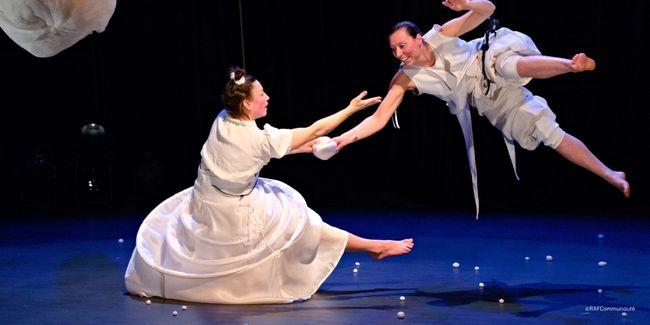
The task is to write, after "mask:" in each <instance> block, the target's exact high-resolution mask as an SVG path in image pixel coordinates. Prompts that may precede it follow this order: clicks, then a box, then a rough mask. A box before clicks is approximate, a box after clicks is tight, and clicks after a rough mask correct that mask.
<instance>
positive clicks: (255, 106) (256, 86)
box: [244, 80, 270, 120]
mask: <svg viewBox="0 0 650 325" xmlns="http://www.w3.org/2000/svg"><path fill="white" fill-rule="evenodd" d="M269 99H270V98H269V96H268V95H267V94H266V93H265V92H264V88H263V87H262V84H261V83H260V82H259V81H257V80H256V81H255V82H253V84H252V87H251V97H250V98H249V99H246V100H244V107H245V108H246V110H247V111H248V116H249V117H250V118H251V119H252V120H255V119H258V118H260V117H264V116H266V107H267V106H268V105H269Z"/></svg>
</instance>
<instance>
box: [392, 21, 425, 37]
mask: <svg viewBox="0 0 650 325" xmlns="http://www.w3.org/2000/svg"><path fill="white" fill-rule="evenodd" d="M402 28H404V29H405V30H406V32H407V33H408V34H409V35H411V37H416V36H417V35H418V34H421V33H420V28H418V26H417V25H416V24H414V23H412V22H410V21H400V22H399V23H397V24H395V25H394V26H393V28H392V29H391V31H390V33H391V34H393V33H394V32H396V31H398V30H400V29H402Z"/></svg>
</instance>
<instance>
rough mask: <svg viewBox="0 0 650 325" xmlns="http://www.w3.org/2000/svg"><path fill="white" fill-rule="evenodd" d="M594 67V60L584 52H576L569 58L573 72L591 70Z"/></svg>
mask: <svg viewBox="0 0 650 325" xmlns="http://www.w3.org/2000/svg"><path fill="white" fill-rule="evenodd" d="M594 69H596V61H594V60H593V59H592V58H590V57H588V56H587V55H586V54H584V53H578V54H576V55H574V56H573V58H572V59H571V70H572V71H573V72H582V71H591V70H594Z"/></svg>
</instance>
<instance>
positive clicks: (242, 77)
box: [230, 71, 246, 86]
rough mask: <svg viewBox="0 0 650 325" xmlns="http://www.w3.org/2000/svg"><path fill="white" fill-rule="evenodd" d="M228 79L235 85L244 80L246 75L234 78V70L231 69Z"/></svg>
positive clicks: (242, 82) (240, 83)
mask: <svg viewBox="0 0 650 325" xmlns="http://www.w3.org/2000/svg"><path fill="white" fill-rule="evenodd" d="M230 80H232V81H233V82H234V83H235V85H237V86H241V85H243V84H244V83H245V82H246V75H243V76H241V78H239V79H237V80H235V72H234V71H233V72H231V73H230Z"/></svg>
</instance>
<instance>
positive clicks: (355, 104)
mask: <svg viewBox="0 0 650 325" xmlns="http://www.w3.org/2000/svg"><path fill="white" fill-rule="evenodd" d="M367 94H368V92H367V91H365V90H364V91H362V92H361V93H360V94H359V96H357V97H354V98H353V99H352V100H351V101H350V106H348V107H350V108H351V109H352V110H353V111H354V112H358V111H360V110H362V109H364V108H366V107H368V106H372V105H376V104H379V103H381V97H380V96H377V97H371V98H368V99H363V97H365V96H366V95H367Z"/></svg>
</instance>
